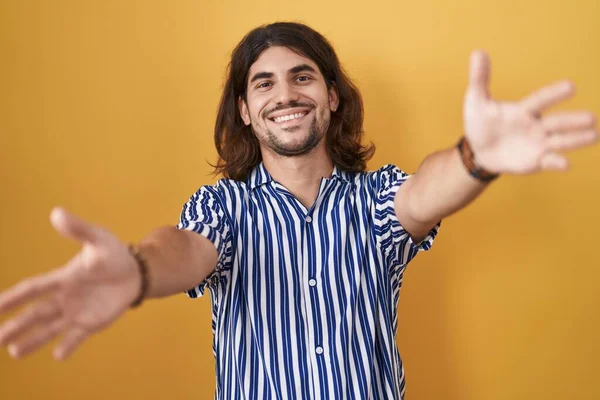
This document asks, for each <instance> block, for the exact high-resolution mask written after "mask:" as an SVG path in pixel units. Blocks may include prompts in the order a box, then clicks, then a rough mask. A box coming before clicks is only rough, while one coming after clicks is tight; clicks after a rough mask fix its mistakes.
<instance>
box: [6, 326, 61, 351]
mask: <svg viewBox="0 0 600 400" xmlns="http://www.w3.org/2000/svg"><path fill="white" fill-rule="evenodd" d="M63 328H64V321H63V320H55V321H54V322H53V323H51V324H48V325H47V326H44V327H41V328H40V329H39V330H37V331H35V332H34V333H32V334H31V335H29V336H28V337H27V338H25V339H24V340H22V341H20V342H19V343H11V344H10V345H9V346H8V352H9V354H10V355H11V356H12V357H13V358H22V357H25V356H26V355H28V354H30V353H32V352H33V351H35V350H37V349H39V348H40V347H42V346H43V345H45V344H46V343H48V342H49V341H51V340H52V339H54V338H55V337H56V336H57V335H58V334H59V333H60V332H61V331H62V330H63Z"/></svg>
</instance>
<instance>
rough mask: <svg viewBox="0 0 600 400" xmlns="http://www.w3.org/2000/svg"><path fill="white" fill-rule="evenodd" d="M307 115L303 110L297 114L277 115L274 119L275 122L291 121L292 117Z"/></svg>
mask: <svg viewBox="0 0 600 400" xmlns="http://www.w3.org/2000/svg"><path fill="white" fill-rule="evenodd" d="M305 115H306V113H305V112H303V113H296V114H290V115H282V116H281V117H275V118H274V119H273V120H274V121H275V122H285V121H290V120H292V119H296V118H300V117H304V116H305Z"/></svg>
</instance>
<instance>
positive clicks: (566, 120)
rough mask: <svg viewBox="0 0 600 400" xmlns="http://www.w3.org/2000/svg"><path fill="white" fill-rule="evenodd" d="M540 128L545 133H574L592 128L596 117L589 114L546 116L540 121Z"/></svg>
mask: <svg viewBox="0 0 600 400" xmlns="http://www.w3.org/2000/svg"><path fill="white" fill-rule="evenodd" d="M541 122H542V126H543V127H544V128H545V129H546V131H550V132H555V131H558V132H560V131H562V132H564V131H575V130H583V129H590V128H593V127H594V125H595V124H596V117H595V115H594V114H592V113H591V112H587V111H578V112H561V113H555V114H551V115H548V116H546V117H544V118H543V119H542V121H541Z"/></svg>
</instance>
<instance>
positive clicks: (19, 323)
mask: <svg viewBox="0 0 600 400" xmlns="http://www.w3.org/2000/svg"><path fill="white" fill-rule="evenodd" d="M59 315H60V310H59V309H58V307H57V306H56V305H54V304H53V303H51V302H43V303H39V304H34V305H33V306H31V307H29V308H28V309H27V310H25V311H24V312H22V313H21V314H20V315H18V316H16V317H15V318H13V319H11V320H9V321H7V322H5V323H4V324H3V325H2V326H0V345H2V346H3V345H5V344H7V343H10V342H12V341H14V340H15V339H16V338H17V337H19V336H20V335H22V334H23V333H25V332H26V331H28V330H30V329H31V328H33V327H34V326H35V325H37V324H43V323H47V322H50V321H52V320H55V319H56V317H58V316H59Z"/></svg>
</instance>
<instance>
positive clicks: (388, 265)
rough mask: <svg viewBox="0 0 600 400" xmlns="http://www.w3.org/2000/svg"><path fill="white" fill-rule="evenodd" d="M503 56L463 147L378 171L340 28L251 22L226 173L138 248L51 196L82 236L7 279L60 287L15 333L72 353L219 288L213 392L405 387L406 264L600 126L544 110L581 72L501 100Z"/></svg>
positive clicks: (469, 106) (230, 117)
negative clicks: (55, 261)
mask: <svg viewBox="0 0 600 400" xmlns="http://www.w3.org/2000/svg"><path fill="white" fill-rule="evenodd" d="M489 71H490V67H489V61H488V58H487V56H486V55H485V53H483V52H480V51H478V52H474V53H473V54H472V56H471V60H470V76H469V87H468V89H467V93H466V97H465V104H464V133H465V136H464V137H463V138H462V139H460V141H459V144H458V146H457V147H453V148H450V149H447V150H443V151H439V152H436V153H434V154H432V155H430V156H428V157H427V158H426V159H425V160H424V162H423V163H422V164H421V166H420V167H419V169H418V170H417V172H416V173H414V174H413V175H407V174H406V173H404V172H402V171H401V170H399V169H398V168H397V167H394V166H389V165H388V166H385V167H382V168H380V169H379V170H377V171H373V172H365V171H364V170H365V165H366V161H367V160H368V159H369V157H370V156H371V155H372V153H373V148H372V146H365V145H363V144H362V143H361V139H362V119H363V110H362V102H361V98H360V95H359V93H358V91H357V89H356V88H355V87H354V85H353V84H352V83H351V81H350V80H349V79H348V77H347V76H346V75H345V74H344V72H343V70H342V68H341V67H340V64H339V62H338V59H337V56H336V55H335V53H334V51H333V49H332V48H331V46H330V45H329V44H328V42H327V41H326V40H325V38H323V37H322V36H321V35H320V34H318V33H317V32H315V31H313V30H312V29H310V28H308V27H307V26H305V25H301V24H294V23H276V24H272V25H267V26H264V27H260V28H257V29H255V30H253V31H252V32H250V33H249V34H248V35H247V36H246V37H245V38H244V39H243V40H242V41H241V43H240V44H239V45H238V46H237V47H236V49H235V50H234V52H233V54H232V60H231V64H230V67H229V77H228V79H227V82H226V84H225V88H224V92H223V97H222V99H221V105H220V109H219V114H218V117H217V122H216V127H215V142H216V145H217V149H218V151H219V156H220V158H219V161H218V163H217V165H216V169H217V172H220V173H222V174H223V175H224V176H225V177H226V178H227V179H222V180H220V181H219V182H218V183H217V184H216V185H214V186H202V187H201V188H200V189H199V190H198V191H197V192H196V193H194V194H193V195H192V196H191V197H190V199H189V201H188V202H186V203H185V204H184V206H183V210H182V213H181V219H180V222H179V224H178V225H177V226H176V227H161V228H158V229H156V230H155V231H153V232H151V233H150V234H149V235H147V236H146V237H144V238H143V239H142V240H141V241H140V243H139V244H138V245H137V246H133V247H131V248H128V247H127V246H126V245H125V244H123V243H121V241H119V239H118V238H117V237H115V236H114V235H113V234H111V233H110V232H108V231H107V230H105V229H102V228H100V227H98V226H94V225H92V224H89V223H87V222H85V221H83V220H81V219H79V218H77V217H75V216H73V215H71V214H69V213H68V212H66V211H65V210H63V209H60V208H56V209H54V210H53V211H52V213H51V216H50V218H51V222H52V224H53V226H54V227H55V228H56V229H57V230H58V231H59V233H61V234H62V235H64V236H66V237H69V238H73V239H76V240H78V241H81V242H82V244H83V248H82V250H81V251H80V252H79V253H78V254H77V255H76V256H75V257H74V258H73V259H72V260H71V261H69V263H68V264H67V265H65V266H64V267H62V268H60V269H57V270H55V271H52V272H49V273H47V274H45V275H42V276H39V277H34V278H31V279H28V280H25V281H23V282H22V283H20V284H18V285H16V286H15V287H13V288H10V289H8V290H6V291H5V292H3V293H1V294H0V312H3V311H7V310H10V309H13V308H15V307H17V306H19V305H22V304H24V303H26V302H28V301H30V300H32V299H35V298H38V297H41V296H45V297H44V299H43V300H41V301H39V302H37V303H34V304H33V305H31V306H30V307H29V308H27V309H26V310H25V311H24V312H22V313H21V314H19V315H17V316H16V317H14V318H13V319H11V320H9V321H7V322H5V323H4V324H3V325H2V326H1V327H0V343H1V344H3V345H7V346H8V350H9V352H10V354H11V355H12V356H14V357H22V356H24V355H26V354H28V353H30V352H32V351H34V350H36V349H38V348H39V347H40V346H42V345H43V344H45V343H47V342H48V341H50V340H51V339H53V338H54V337H56V336H57V335H59V334H62V335H63V338H62V340H61V342H60V343H59V344H58V346H57V347H56V348H55V350H54V355H55V357H56V358H57V359H64V358H67V357H68V356H69V355H70V354H71V353H72V352H73V351H74V350H75V349H76V348H77V347H78V346H79V345H80V344H81V343H82V342H83V341H84V340H85V339H86V338H87V337H89V335H91V334H92V333H95V332H97V331H99V330H101V329H104V328H106V327H107V326H109V325H110V324H111V323H112V322H114V321H115V320H116V319H117V318H118V317H120V316H121V315H123V314H124V313H125V311H127V309H128V308H129V307H130V306H131V305H132V304H133V305H135V306H137V305H138V304H139V303H140V302H141V301H142V300H143V299H144V298H152V297H163V296H168V295H172V294H175V293H180V292H182V291H187V293H188V294H189V295H190V296H191V297H198V296H201V295H203V294H204V293H205V290H206V289H209V291H210V293H211V301H212V306H213V307H212V309H213V321H214V324H213V330H214V354H215V357H216V369H217V371H216V372H217V385H216V394H215V397H216V398H220V399H230V398H242V397H243V398H271V397H273V398H314V399H318V398H361V399H366V398H382V399H402V398H403V397H404V393H405V381H404V369H403V366H402V361H401V359H400V355H399V353H398V349H397V347H396V343H395V334H396V328H397V314H396V312H397V303H398V296H399V291H400V286H401V283H402V276H403V273H404V270H405V268H406V266H407V264H408V263H409V262H410V261H411V259H412V258H413V257H414V256H415V255H416V254H417V253H418V252H419V251H422V250H428V249H429V248H430V247H431V245H432V242H433V240H434V238H435V236H436V234H437V232H438V229H439V226H440V221H441V220H442V219H443V218H444V217H446V216H448V215H450V214H452V213H454V212H456V211H458V210H460V209H461V208H463V207H464V206H466V205H467V204H468V203H469V202H471V201H472V200H473V199H475V198H476V197H477V196H478V195H479V194H480V193H481V192H482V191H483V190H484V189H485V188H486V186H487V185H488V184H489V182H491V181H492V180H493V179H494V178H495V177H496V176H497V175H498V174H506V173H509V174H528V173H534V172H538V171H542V170H565V169H566V168H567V160H566V158H565V157H564V156H563V155H560V154H558V152H559V151H563V150H571V149H576V148H580V147H584V146H588V145H590V144H592V143H593V142H595V140H596V138H597V133H596V131H595V130H594V127H595V117H594V115H593V114H591V113H589V112H568V113H557V114H554V115H548V116H544V117H542V116H541V114H542V112H543V111H544V110H545V109H546V108H547V107H549V106H551V105H554V104H557V103H559V102H560V101H562V100H564V99H566V98H568V97H570V96H571V95H572V94H573V90H574V89H573V85H572V84H571V83H569V82H559V83H556V84H553V85H550V86H547V87H544V88H542V89H541V90H539V91H537V92H535V93H533V94H532V95H530V96H528V97H527V98H525V99H523V100H522V101H519V102H515V103H501V102H497V101H494V100H493V99H492V98H491V97H490V94H489V92H488V81H489V73H490V72H489ZM457 139H458V138H457ZM36 327H37V328H38V329H36V330H34V328H36ZM29 333H30V334H29Z"/></svg>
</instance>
